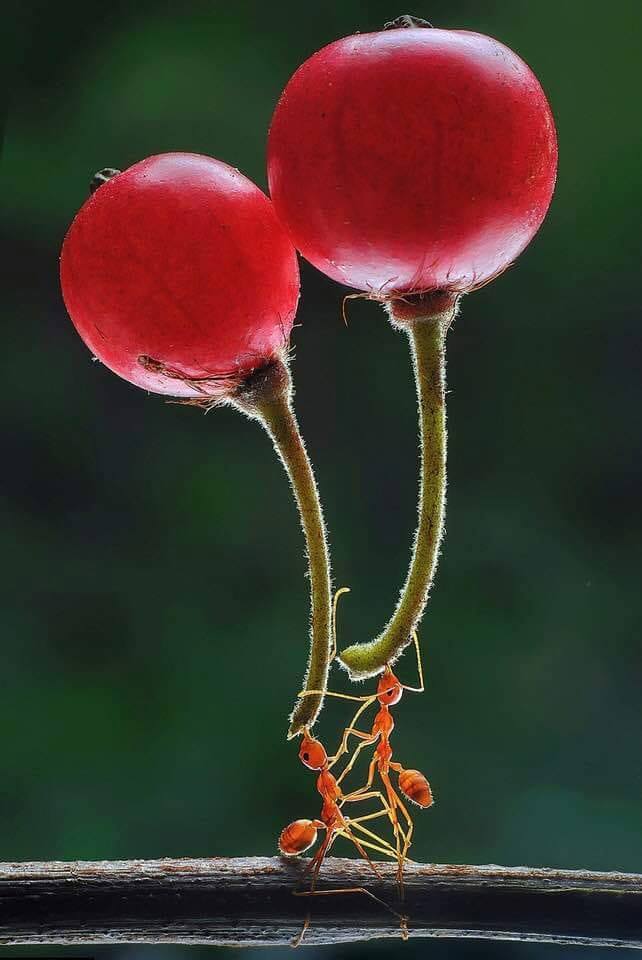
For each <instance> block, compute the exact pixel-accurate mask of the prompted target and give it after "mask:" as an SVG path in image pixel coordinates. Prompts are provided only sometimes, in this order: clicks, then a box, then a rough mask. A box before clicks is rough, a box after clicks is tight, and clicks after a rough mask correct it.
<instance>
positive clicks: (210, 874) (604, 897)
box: [0, 857, 642, 948]
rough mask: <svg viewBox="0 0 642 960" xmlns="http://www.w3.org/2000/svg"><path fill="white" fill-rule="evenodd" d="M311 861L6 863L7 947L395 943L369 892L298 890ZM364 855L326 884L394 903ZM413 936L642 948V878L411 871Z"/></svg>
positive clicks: (333, 872)
mask: <svg viewBox="0 0 642 960" xmlns="http://www.w3.org/2000/svg"><path fill="white" fill-rule="evenodd" d="M304 865H305V861H301V860H299V861H287V862H286V861H284V860H281V859H278V858H272V859H267V858H260V857H254V858H250V859H233V860H231V859H222V858H216V859H208V860H188V859H185V860H149V861H145V860H124V861H102V862H95V863H93V862H80V861H79V862H72V863H58V862H52V863H5V864H0V944H3V945H6V944H36V943H44V944H72V943H84V944H89V943H91V944H99V943H192V944H196V943H201V944H220V945H223V944H225V945H234V946H245V945H250V944H268V945H279V944H281V945H283V944H287V943H288V942H289V941H290V940H291V939H292V938H293V937H294V936H296V934H297V933H298V932H299V931H300V929H301V925H302V922H303V919H304V917H305V914H306V912H307V911H308V909H311V910H312V924H311V927H310V929H309V931H308V933H307V934H306V938H305V941H304V942H305V943H316V944H320V943H340V942H343V941H349V940H368V939H372V938H375V937H399V936H400V930H399V921H398V920H397V919H396V918H395V917H394V916H393V915H392V914H391V913H389V912H388V911H387V910H385V909H384V908H383V907H382V906H381V905H380V904H378V903H376V902H375V901H374V900H372V899H371V898H370V897H368V896H365V895H364V894H359V893H354V894H339V893H337V894H336V895H334V896H321V897H314V898H309V897H296V896H293V888H294V886H295V884H296V882H297V879H298V877H299V876H300V873H301V870H302V869H303V867H304ZM381 871H382V873H383V874H384V876H385V881H384V882H383V883H381V882H379V881H377V879H376V878H375V877H374V876H372V875H368V869H367V866H365V865H364V864H363V862H361V861H358V860H345V859H338V858H330V859H328V860H327V861H326V863H324V866H323V870H322V884H321V889H323V890H329V889H331V888H332V887H350V886H361V885H365V886H367V888H368V889H369V890H370V891H372V893H374V894H376V896H377V897H380V898H381V899H383V900H385V901H386V902H387V903H389V904H390V905H391V906H392V907H394V908H396V909H400V908H399V904H398V901H397V892H396V886H395V883H394V869H393V867H392V866H391V865H389V864H382V865H381ZM402 912H403V913H405V914H407V915H408V918H409V920H408V929H409V934H410V936H411V937H474V938H484V939H496V940H530V941H540V942H548V943H574V944H592V945H601V946H617V947H637V948H640V947H642V876H640V875H638V874H626V873H589V872H587V871H579V870H551V869H534V868H531V867H497V866H481V867H475V866H439V865H423V864H411V865H408V867H407V871H406V900H405V903H404V905H403V908H402Z"/></svg>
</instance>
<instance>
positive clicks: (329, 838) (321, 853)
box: [292, 829, 337, 947]
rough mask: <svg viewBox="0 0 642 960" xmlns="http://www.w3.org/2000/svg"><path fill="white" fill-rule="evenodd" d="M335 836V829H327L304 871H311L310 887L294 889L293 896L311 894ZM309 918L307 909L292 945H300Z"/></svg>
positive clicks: (308, 923) (308, 924)
mask: <svg viewBox="0 0 642 960" xmlns="http://www.w3.org/2000/svg"><path fill="white" fill-rule="evenodd" d="M336 837H337V833H336V830H332V829H329V830H328V832H327V834H326V836H325V837H324V839H323V843H322V844H321V846H320V847H319V849H318V850H317V852H316V854H315V855H314V857H313V858H312V860H311V861H310V863H309V864H308V866H307V867H306V869H305V872H304V876H305V874H307V873H309V872H310V871H312V879H311V880H310V889H309V890H307V891H306V890H296V889H295V890H294V891H293V893H294V896H295V897H306V896H311V895H313V894H314V893H315V888H316V885H317V881H318V879H319V871H320V869H321V864H322V863H323V860H324V857H325V855H326V853H327V852H328V851H329V850H330V847H331V846H332V844H333V843H334V841H335V840H336ZM310 920H311V914H310V912H309V911H308V913H307V914H306V916H305V920H304V921H303V927H302V929H301V932H300V933H299V935H298V936H297V937H295V938H294V940H293V941H292V946H293V947H298V946H300V945H301V942H302V940H303V938H304V936H305V932H306V930H307V929H308V927H309V926H310Z"/></svg>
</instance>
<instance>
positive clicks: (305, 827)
mask: <svg viewBox="0 0 642 960" xmlns="http://www.w3.org/2000/svg"><path fill="white" fill-rule="evenodd" d="M316 839H317V825H316V823H315V822H314V820H294V821H293V822H292V823H290V824H288V826H287V827H285V829H284V830H283V831H282V832H281V836H280V837H279V850H280V851H281V853H282V854H284V856H286V857H296V856H298V855H299V854H300V853H304V852H305V851H306V850H308V849H309V848H310V847H311V846H312V845H313V844H314V843H315V842H316Z"/></svg>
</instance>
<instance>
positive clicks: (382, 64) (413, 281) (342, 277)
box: [268, 27, 557, 297]
mask: <svg viewBox="0 0 642 960" xmlns="http://www.w3.org/2000/svg"><path fill="white" fill-rule="evenodd" d="M556 165H557V144H556V136H555V126H554V122H553V117H552V115H551V111H550V108H549V105H548V103H547V101H546V97H545V95H544V93H543V91H542V88H541V87H540V85H539V83H538V81H537V78H536V77H535V76H534V74H533V73H532V72H531V70H530V69H529V68H528V67H527V66H526V64H525V63H524V62H523V61H522V60H520V58H519V57H518V56H517V55H516V54H514V53H513V52H512V51H511V50H509V49H508V48H507V47H505V46H503V45H502V44H501V43H498V42H497V41H496V40H493V39H491V38H490V37H486V36H482V35H480V34H476V33H469V32H467V31H452V30H436V29H429V28H426V27H412V28H410V29H392V30H386V31H383V32H379V33H370V34H363V35H357V36H352V37H346V38H345V39H343V40H338V41H336V42H335V43H331V44H330V45H329V46H327V47H325V48H324V49H322V50H320V51H319V52H318V53H316V54H314V56H312V57H311V58H310V59H309V60H307V61H306V62H305V63H304V64H303V66H302V67H300V68H299V70H298V71H297V72H296V73H295V74H294V76H293V77H292V79H291V80H290V82H289V83H288V85H287V87H286V88H285V91H284V93H283V96H282V97H281V100H280V102H279V104H278V106H277V108H276V111H275V114H274V118H273V121H272V126H271V129H270V136H269V145H268V175H269V183H270V191H271V194H272V199H273V201H274V205H275V207H276V210H277V213H278V214H279V216H280V217H281V219H282V220H283V222H284V223H285V224H286V226H287V227H288V229H289V230H290V233H291V236H292V238H293V240H294V243H295V245H296V246H297V247H298V248H299V249H300V250H301V252H302V253H303V255H304V256H305V257H307V259H308V260H310V261H311V262H312V263H313V264H314V265H315V266H317V267H318V268H319V269H320V270H322V271H323V272H324V273H326V274H328V276H330V277H333V278H334V279H335V280H338V281H340V282H342V283H345V284H347V285H348V286H351V287H356V288H358V289H360V290H364V291H369V292H372V293H373V294H374V295H378V296H383V297H387V296H388V295H390V294H394V293H411V292H412V293H420V292H428V291H434V290H450V291H453V292H466V291H469V290H472V289H474V288H475V287H477V286H480V285H481V284H483V283H484V282H485V281H487V280H488V279H490V278H492V277H493V276H495V275H496V274H498V273H500V272H501V271H502V270H504V269H505V268H506V267H507V266H508V265H509V264H510V263H511V262H512V261H513V260H514V259H515V257H517V255H518V254H519V253H520V252H521V251H522V250H523V249H524V247H526V245H527V244H528V243H529V241H530V240H531V239H532V237H533V236H534V234H535V233H536V231H537V229H538V227H539V226H540V224H541V222H542V220H543V219H544V216H545V214H546V211H547V209H548V206H549V203H550V200H551V196H552V193H553V187H554V183H555V174H556Z"/></svg>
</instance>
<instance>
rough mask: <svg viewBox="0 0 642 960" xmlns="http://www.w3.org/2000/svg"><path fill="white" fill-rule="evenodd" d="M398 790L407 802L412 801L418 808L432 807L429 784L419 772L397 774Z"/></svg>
mask: <svg viewBox="0 0 642 960" xmlns="http://www.w3.org/2000/svg"><path fill="white" fill-rule="evenodd" d="M399 789H400V790H401V792H402V793H403V795H404V796H405V797H407V798H408V800H412V802H413V803H416V804H417V806H419V807H424V808H425V807H431V806H432V805H433V802H434V800H433V795H432V790H431V789H430V784H429V783H428V781H427V780H426V778H425V777H424V775H423V773H420V772H419V770H402V771H401V773H400V774H399Z"/></svg>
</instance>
